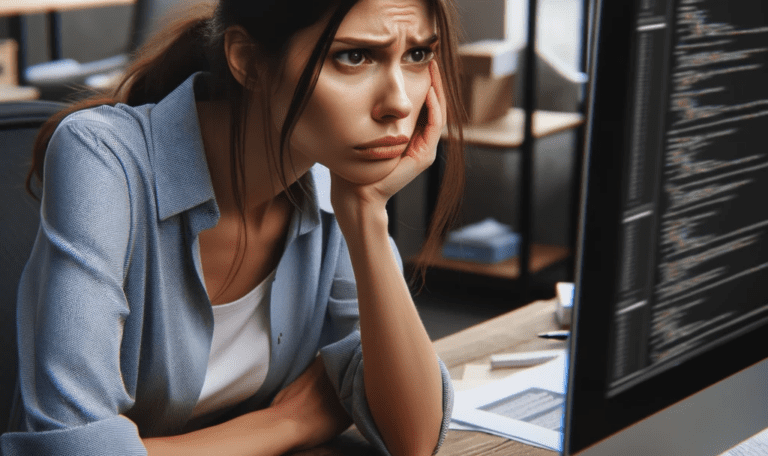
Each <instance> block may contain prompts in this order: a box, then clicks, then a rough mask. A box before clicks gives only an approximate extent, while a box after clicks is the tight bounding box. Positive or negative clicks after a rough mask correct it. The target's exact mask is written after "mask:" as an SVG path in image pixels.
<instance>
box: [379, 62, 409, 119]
mask: <svg viewBox="0 0 768 456" xmlns="http://www.w3.org/2000/svg"><path fill="white" fill-rule="evenodd" d="M376 100H377V102H376V104H375V105H374V108H373V113H372V115H373V118H374V119H376V121H378V122H393V121H396V120H399V119H404V118H406V117H408V116H409V115H410V114H411V111H412V110H413V103H411V99H410V97H408V92H407V90H406V81H405V77H404V75H403V71H402V69H401V68H399V67H398V66H397V65H393V67H391V68H389V69H388V71H386V72H385V73H384V74H383V75H382V81H381V83H380V84H379V94H378V97H377V98H376Z"/></svg>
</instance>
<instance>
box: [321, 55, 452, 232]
mask: <svg viewBox="0 0 768 456" xmlns="http://www.w3.org/2000/svg"><path fill="white" fill-rule="evenodd" d="M429 72H430V76H431V78H432V85H431V86H430V88H429V90H428V92H427V99H426V108H427V109H426V120H422V118H423V117H424V116H420V117H419V121H418V122H417V125H416V129H415V131H414V132H413V136H412V137H411V141H410V142H409V144H408V147H407V149H406V151H405V153H403V155H402V156H401V157H400V162H399V163H398V164H397V166H396V167H395V169H394V170H393V171H392V172H391V173H389V174H388V175H387V176H386V177H384V178H383V179H381V180H380V181H378V182H374V183H372V184H366V185H358V184H354V183H351V182H349V181H348V180H346V179H344V178H342V177H339V176H338V175H336V174H332V177H331V203H332V204H333V208H334V212H335V213H336V216H337V218H339V219H342V220H343V219H346V217H347V216H354V215H355V214H358V213H359V211H360V210H361V208H362V207H363V206H367V205H371V207H373V208H374V209H380V210H384V208H385V207H386V202H387V200H389V198H390V197H392V195H394V194H395V193H397V192H398V191H400V190H401V189H402V188H403V187H405V186H406V185H407V184H408V183H409V182H411V181H412V180H413V179H414V178H416V176H418V175H419V174H421V172H422V171H424V170H425V169H427V168H428V167H429V166H430V165H431V164H432V163H433V162H434V161H435V155H436V152H437V144H438V142H439V141H440V135H441V133H442V131H443V128H444V126H445V124H446V118H447V115H446V102H445V93H444V91H443V83H442V79H441V77H440V71H439V69H438V66H437V62H435V61H434V60H433V61H432V62H430V64H429Z"/></svg>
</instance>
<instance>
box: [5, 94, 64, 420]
mask: <svg viewBox="0 0 768 456" xmlns="http://www.w3.org/2000/svg"><path fill="white" fill-rule="evenodd" d="M64 106H65V105H63V104H61V103H54V102H48V101H26V102H18V103H16V102H14V103H0V431H2V432H4V431H5V430H6V429H7V428H8V425H9V422H10V421H11V420H10V417H11V410H12V408H13V402H14V397H15V389H16V380H17V350H16V291H17V288H18V283H19V278H20V277H21V272H22V270H23V269H24V265H25V264H26V262H27V258H28V257H29V254H30V251H31V250H32V244H33V243H34V241H35V236H36V235H37V230H38V225H39V224H40V215H39V213H40V210H39V204H38V202H37V200H35V199H33V198H32V197H31V196H30V195H29V194H28V193H27V192H26V189H25V186H24V181H25V178H26V175H27V170H28V169H29V163H30V156H31V151H32V144H33V143H34V140H35V136H36V135H37V131H38V129H39V128H40V126H41V125H42V124H43V122H45V120H46V119H48V118H49V117H50V116H51V115H53V114H54V113H55V112H57V111H59V110H61V109H62V108H63V107H64Z"/></svg>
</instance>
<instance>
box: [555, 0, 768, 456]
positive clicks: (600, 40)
mask: <svg viewBox="0 0 768 456" xmlns="http://www.w3.org/2000/svg"><path fill="white" fill-rule="evenodd" d="M592 10H593V21H592V23H593V27H592V30H593V35H592V39H591V42H592V47H591V52H590V55H591V60H592V62H591V65H590V81H591V82H590V90H589V100H588V108H587V111H588V112H587V116H588V123H587V134H586V148H585V150H586V154H585V167H584V174H583V178H584V180H583V187H582V199H581V219H580V238H579V252H578V259H577V271H576V293H575V296H576V304H575V308H576V315H575V318H574V328H573V337H572V341H571V344H572V357H571V365H570V369H569V392H568V406H567V410H566V430H565V444H564V449H565V452H566V454H581V452H582V451H584V450H585V449H587V448H590V450H591V451H593V452H585V453H584V454H620V453H610V452H598V451H597V450H596V449H599V448H600V446H601V445H602V446H603V447H605V445H608V444H609V443H610V442H608V441H610V440H611V439H614V438H616V439H620V438H621V435H622V433H623V432H624V431H625V430H627V429H631V428H634V429H632V432H635V433H636V434H637V435H636V436H635V437H633V439H634V440H624V441H623V442H624V443H623V445H624V448H626V446H627V445H630V446H632V445H636V446H638V447H637V448H636V449H637V450H642V451H640V452H638V453H636V454H643V455H645V454H675V455H682V454H696V455H701V454H719V453H721V452H722V451H725V450H727V449H728V448H729V447H730V446H732V445H733V444H735V443H737V442H738V441H739V440H742V439H743V438H745V437H747V436H749V435H751V434H754V433H756V432H757V431H759V430H761V429H762V428H765V427H768V411H767V410H768V383H766V382H765V379H766V378H768V361H766V360H768V343H766V342H765V339H766V336H768V201H766V198H768V148H767V147H766V146H765V137H766V136H765V135H766V133H768V84H767V83H766V81H767V80H768V79H767V78H766V76H767V75H768V10H766V6H765V5H764V3H763V1H762V0H743V1H739V2H725V1H721V0H633V1H621V2H617V1H601V0H598V1H597V2H595V3H594V5H593V8H592ZM736 373H739V374H738V375H735V376H734V374H736ZM750 376H752V377H750ZM724 379H727V380H725V381H724V382H721V381H723V380H724ZM755 379H759V380H757V383H755V381H756V380H755ZM728 382H741V383H732V384H730V383H728ZM729 384H730V386H729ZM713 385H715V386H713ZM733 385H738V386H737V387H736V389H735V388H734V387H733ZM748 385H753V386H754V388H755V389H754V390H753V391H750V390H749V389H748V388H749V386H748ZM698 393H701V394H698ZM713 395H714V396H713ZM681 401H683V402H681ZM698 407H701V408H698ZM660 412H661V413H660ZM699 415H702V416H699ZM653 421H656V422H657V424H660V425H661V428H662V429H653V430H650V429H646V430H641V431H638V429H640V427H636V426H637V425H638V423H643V425H648V423H649V422H653ZM724 423H730V424H728V425H726V424H724ZM729 426H730V427H729ZM665 433H668V435H667V436H666V437H665ZM699 434H704V435H699ZM714 434H722V435H714ZM609 437H610V439H609ZM665 439H666V441H664V440H665ZM660 441H661V442H660ZM597 442H602V443H601V445H597V446H595V444H596V443H597ZM629 442H634V443H629ZM713 442H714V443H713ZM656 445H658V449H657V447H656ZM606 448H607V447H606ZM610 451H615V448H614V450H610Z"/></svg>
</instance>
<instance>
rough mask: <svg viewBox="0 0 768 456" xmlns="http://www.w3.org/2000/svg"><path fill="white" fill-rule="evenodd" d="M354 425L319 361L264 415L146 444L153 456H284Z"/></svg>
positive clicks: (150, 439) (237, 419)
mask: <svg viewBox="0 0 768 456" xmlns="http://www.w3.org/2000/svg"><path fill="white" fill-rule="evenodd" d="M350 424H352V420H351V418H350V417H349V415H347V413H346V411H345V410H344V408H343V407H342V405H341V403H340V402H339V399H338V397H337V396H336V393H335V391H334V390H333V386H332V385H331V381H330V379H329V378H328V375H327V374H326V373H325V367H324V365H323V362H322V359H321V358H320V357H317V359H315V361H314V362H313V363H312V364H310V366H309V367H308V368H307V370H305V371H304V372H303V373H302V374H301V375H300V376H299V377H298V378H297V379H296V380H294V381H293V382H292V383H291V384H290V385H288V386H287V387H285V388H284V389H283V390H282V391H280V392H279V393H278V394H277V396H276V397H275V399H274V400H273V401H272V404H271V405H270V406H269V407H268V408H266V409H263V410H257V411H255V412H251V413H247V414H245V415H241V416H239V417H237V418H234V419H232V420H229V421H227V422H225V423H222V424H219V425H216V426H211V427H208V428H204V429H200V430H198V431H194V432H190V433H187V434H183V435H179V436H173V437H158V438H148V439H143V442H144V446H146V448H147V451H148V454H149V456H175V455H178V456H195V455H200V456H204V455H210V454H216V455H217V456H229V455H231V456H235V455H247V456H262V455H265V456H266V455H282V454H285V453H287V452H289V451H295V450H300V449H306V448H311V447H314V446H317V445H319V444H321V443H323V442H325V441H327V440H330V439H331V438H333V437H334V436H336V435H338V434H340V433H341V432H342V431H344V429H346V428H348V427H349V425H350Z"/></svg>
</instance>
